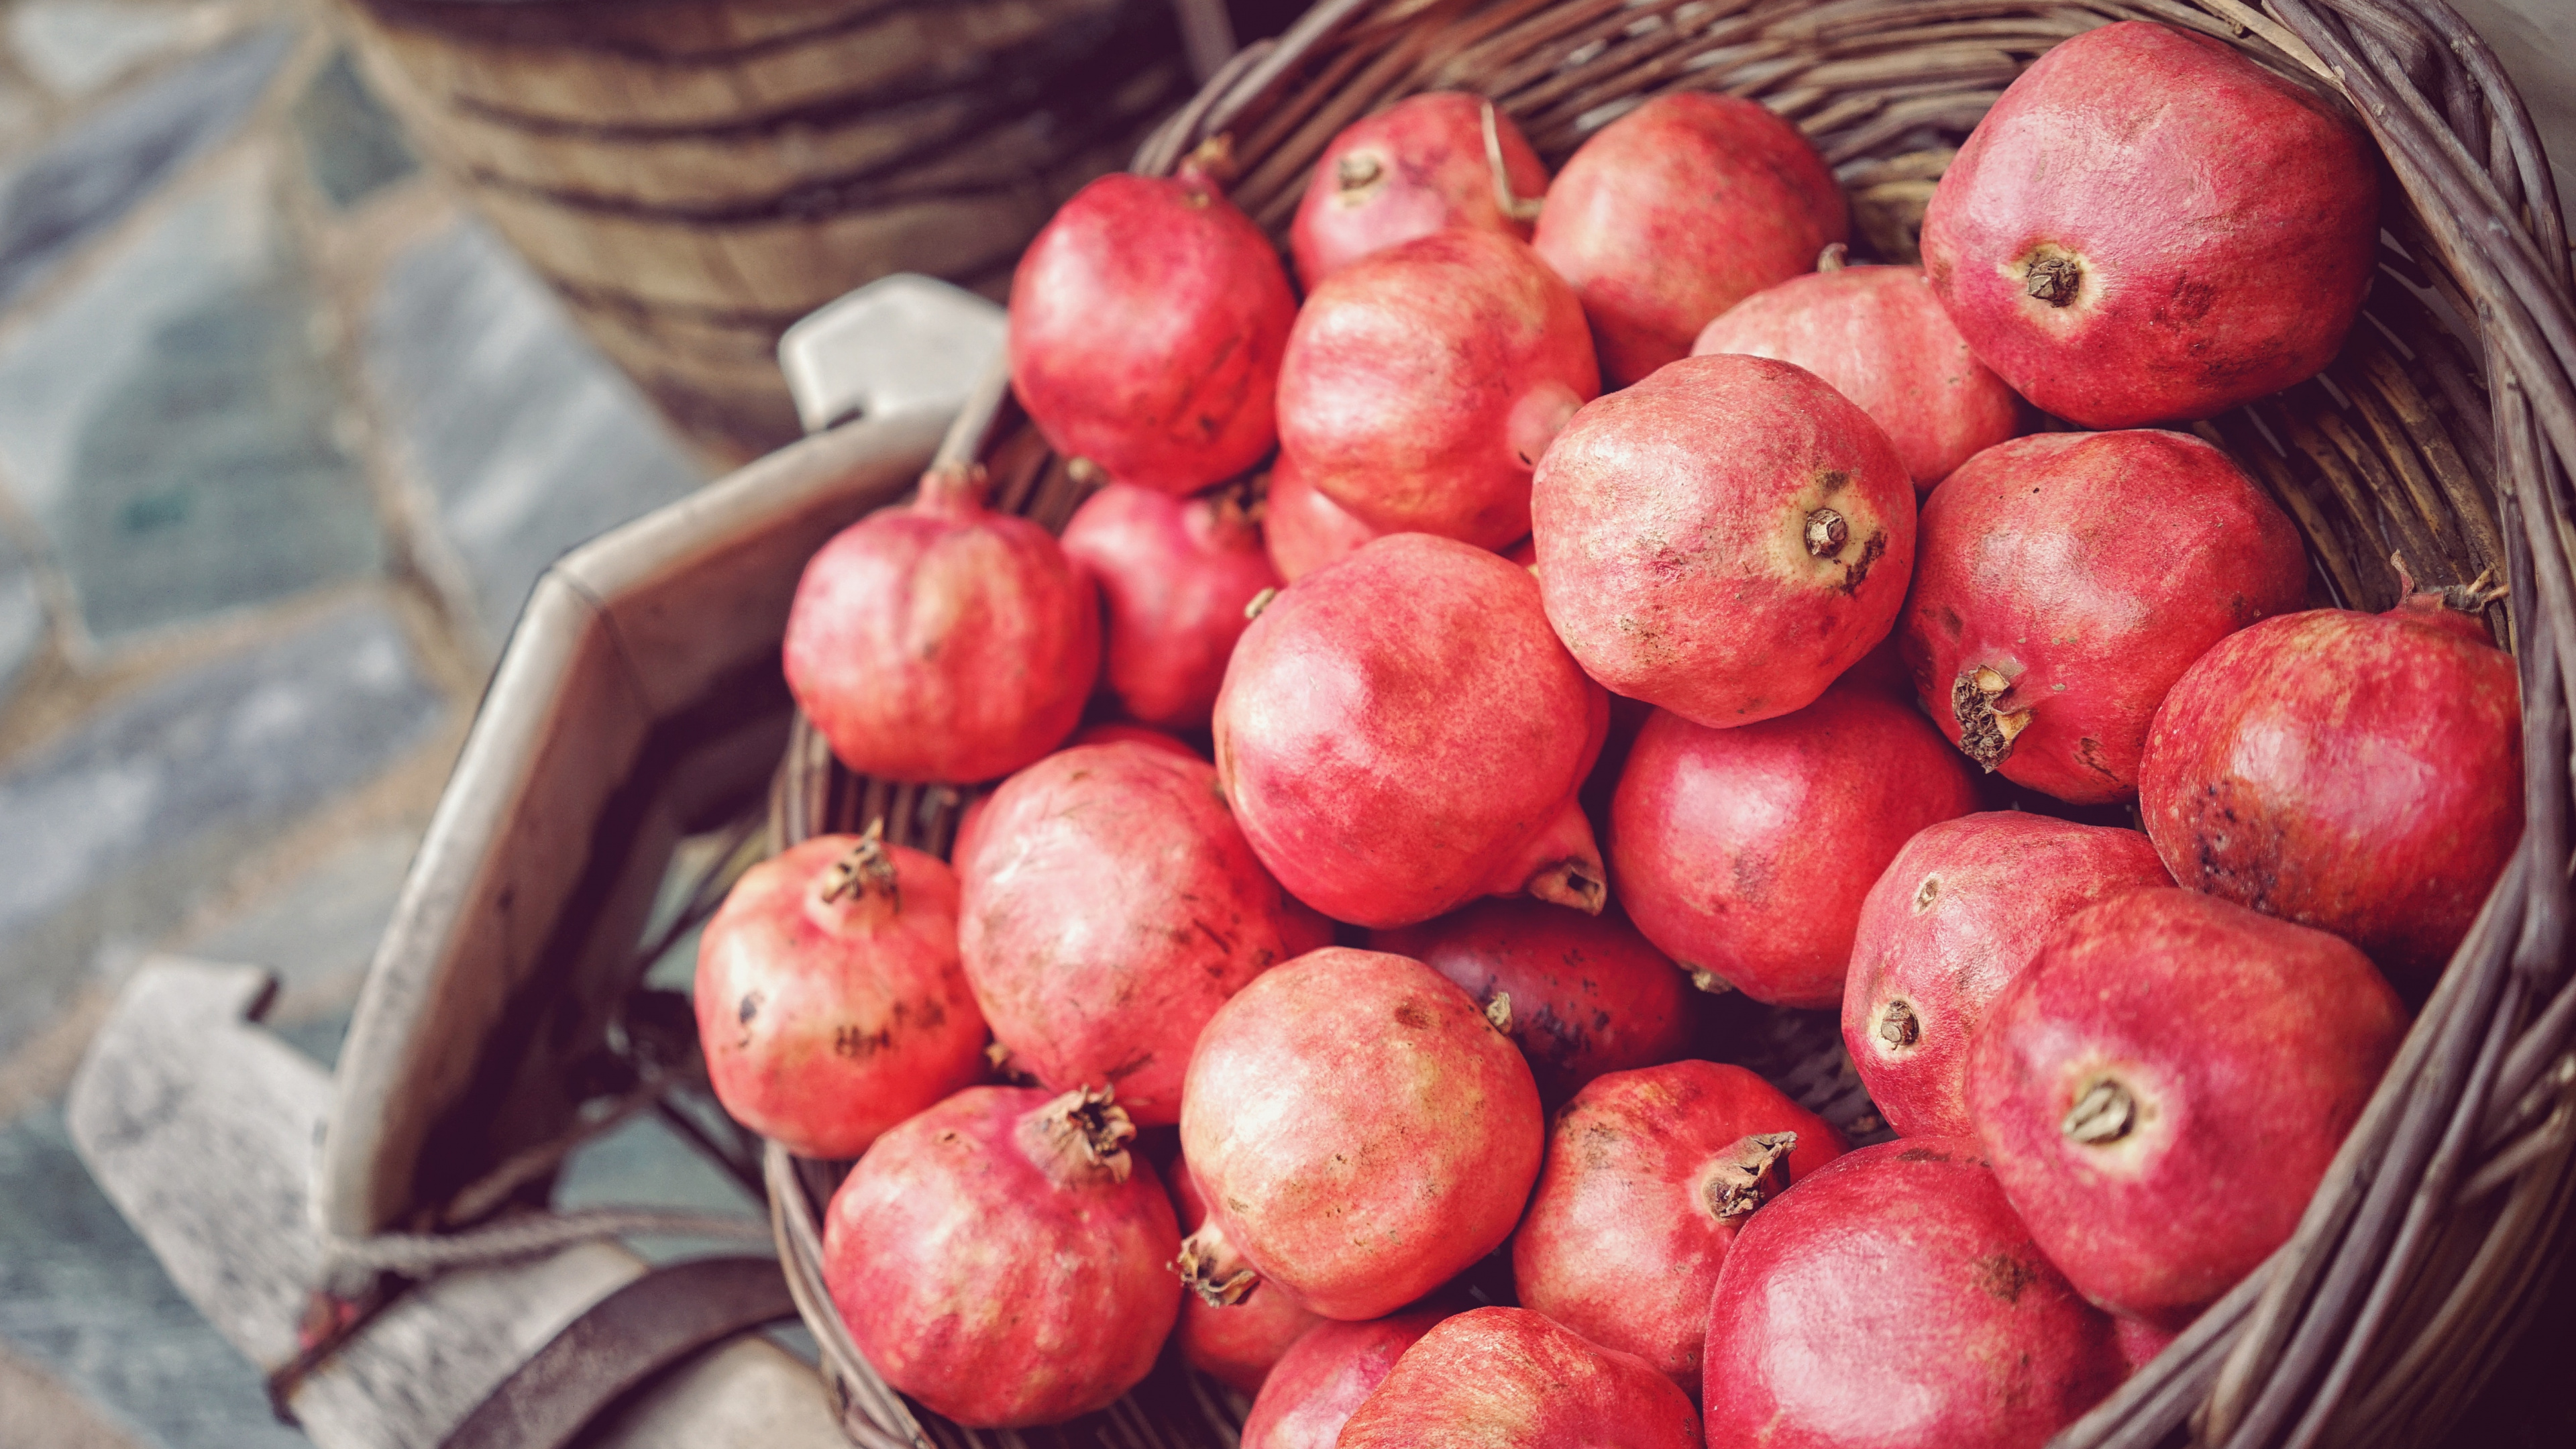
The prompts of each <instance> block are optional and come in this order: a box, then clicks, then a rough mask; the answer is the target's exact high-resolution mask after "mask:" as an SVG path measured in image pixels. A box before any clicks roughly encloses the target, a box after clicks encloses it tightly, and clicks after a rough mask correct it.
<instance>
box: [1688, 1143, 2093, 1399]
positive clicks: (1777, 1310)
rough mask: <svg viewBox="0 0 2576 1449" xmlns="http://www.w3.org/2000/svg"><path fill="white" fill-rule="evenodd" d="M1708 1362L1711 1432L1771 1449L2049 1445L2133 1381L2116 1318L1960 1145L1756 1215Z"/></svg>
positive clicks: (1878, 1158) (1726, 1281)
mask: <svg viewBox="0 0 2576 1449" xmlns="http://www.w3.org/2000/svg"><path fill="white" fill-rule="evenodd" d="M1702 1364H1703V1367H1702V1381H1703V1382H1704V1383H1705V1384H1706V1385H1707V1387H1708V1393H1707V1403H1708V1437H1709V1439H1710V1441H1711V1442H1712V1443H1717V1444H1762V1445H1770V1446H1774V1449H1793V1446H1794V1449H1811V1446H1812V1449H1825V1446H1832V1449H1917V1446H1921V1445H1927V1444H1939V1445H1942V1446H1944V1449H1988V1446H1993V1449H2039V1446H2040V1445H2042V1444H2045V1443H2046V1442H2047V1441H2048V1438H2049V1436H2050V1435H2052V1434H2055V1433H2056V1432H2057V1431H2058V1430H2059V1429H2061V1428H2064V1427H2065V1426H2066V1425H2067V1424H2069V1423H2072V1422H2073V1421H2074V1420H2075V1419H2076V1418H2078V1417H2079V1416H2081V1415H2082V1414H2083V1412H2084V1411H2085V1410H2086V1409H2089V1408H2091V1407H2092V1406H2093V1405H2094V1403H2095V1402H2096V1401H2098V1400H2099V1399H2100V1398H2101V1397H2102V1396H2103V1395H2105V1394H2107V1393H2109V1392H2110V1391H2111V1390H2112V1389H2113V1388H2115V1387H2117V1386H2118V1384H2119V1382H2120V1380H2121V1379H2122V1378H2124V1377H2126V1366H2125V1365H2124V1364H2123V1363H2122V1361H2121V1358H2120V1350H2119V1348H2118V1346H2117V1345H2116V1344H2115V1343H2114V1342H2113V1340H2112V1327H2111V1319H2110V1317H2109V1316H2108V1315H2106V1314H2103V1313H2100V1312H2098V1311H2096V1310H2095V1309H2093V1308H2092V1307H2091V1306H2089V1305H2087V1304H2086V1303H2085V1302H2084V1300H2083V1299H2081V1298H2079V1297H2077V1296H2076V1294H2075V1291H2074V1290H2073V1289H2072V1288H2070V1287H2068V1286H2067V1282H2066V1279H2065V1277H2064V1276H2063V1275H2061V1274H2060V1273H2059V1272H2058V1271H2057V1269H2056V1268H2055V1267H2053V1266H2051V1265H2050V1263H2049V1261H2048V1259H2047V1258H2045V1257H2043V1256H2042V1255H2041V1253H2040V1250H2039V1245H2038V1244H2036V1243H2034V1242H2032V1241H2031V1234H2030V1230H2029V1229H2028V1228H2026V1227H2024V1226H2023V1225H2022V1222H2021V1220H2020V1219H2019V1218H2017V1217H2015V1216H2013V1210H2012V1205H2011V1204H2010V1203H2007V1202H2006V1201H2005V1200H2004V1194H2003V1191H2002V1189H2001V1188H1999V1187H1998V1186H1997V1185H1996V1183H1995V1175H1994V1173H1992V1172H1990V1171H1988V1170H1987V1167H1986V1164H1985V1163H1984V1162H1982V1161H1980V1160H1979V1159H1978V1157H1977V1155H1976V1145H1975V1144H1974V1143H1971V1142H1961V1141H1955V1140H1948V1139H1930V1140H1924V1141H1912V1142H1886V1143H1881V1144H1880V1145H1878V1146H1876V1147H1863V1148H1861V1149H1859V1150H1858V1151H1855V1152H1850V1153H1846V1154H1844V1155H1843V1156H1842V1157H1840V1158H1837V1159H1835V1160H1834V1161H1833V1162H1832V1163H1830V1164H1828V1165H1827V1166H1826V1167H1825V1168H1824V1169H1823V1170H1822V1171H1820V1172H1818V1173H1817V1174H1816V1175H1815V1176H1813V1177H1810V1178H1807V1179H1805V1180H1804V1181H1802V1182H1800V1183H1798V1184H1797V1185H1796V1186H1795V1187H1793V1188H1791V1189H1790V1190H1789V1191H1788V1192H1786V1193H1783V1194H1782V1195H1781V1196H1780V1197H1779V1198H1778V1199H1777V1200H1776V1201H1774V1202H1772V1203H1771V1204H1769V1205H1768V1206H1766V1207H1764V1208H1763V1209H1762V1211H1760V1212H1758V1213H1755V1214H1754V1215H1753V1219H1752V1221H1751V1222H1749V1223H1747V1224H1746V1225H1745V1228H1744V1231H1743V1232H1741V1233H1739V1234H1737V1235H1736V1239H1735V1246H1734V1248H1733V1249H1732V1250H1730V1251H1729V1252H1728V1253H1727V1255H1726V1268H1725V1270H1724V1271H1723V1272H1722V1273H1721V1274H1719V1276H1718V1280H1717V1292H1716V1295H1715V1296H1714V1297H1713V1298H1712V1299H1711V1300H1710V1304H1709V1318H1708V1353H1707V1356H1706V1357H1705V1358H1704V1359H1703V1360H1702Z"/></svg>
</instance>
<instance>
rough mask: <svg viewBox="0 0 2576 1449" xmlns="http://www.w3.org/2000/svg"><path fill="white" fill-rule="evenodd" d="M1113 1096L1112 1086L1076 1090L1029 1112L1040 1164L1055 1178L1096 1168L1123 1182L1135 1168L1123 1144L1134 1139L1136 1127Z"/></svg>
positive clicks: (1125, 1144)
mask: <svg viewBox="0 0 2576 1449" xmlns="http://www.w3.org/2000/svg"><path fill="white" fill-rule="evenodd" d="M1115 1095H1116V1091H1115V1089H1114V1088H1104V1089H1102V1090H1098V1091H1094V1090H1093V1089H1091V1088H1089V1087H1076V1088H1074V1089H1073V1090H1072V1091H1070V1092H1067V1093H1065V1094H1064V1095H1063V1096H1061V1097H1057V1098H1056V1099H1054V1100H1053V1101H1051V1102H1048V1103H1047V1104H1046V1105H1045V1106H1043V1107H1040V1108H1039V1109H1038V1110H1037V1111H1036V1112H1035V1113H1034V1114H1032V1116H1033V1120H1034V1122H1035V1123H1036V1126H1037V1131H1038V1136H1039V1138H1040V1140H1041V1142H1042V1144H1043V1146H1044V1149H1045V1158H1044V1160H1045V1161H1046V1163H1047V1166H1048V1167H1049V1168H1050V1169H1052V1170H1054V1172H1055V1173H1056V1175H1058V1176H1062V1175H1064V1174H1066V1173H1081V1172H1085V1171H1094V1170H1097V1171H1106V1172H1107V1173H1108V1174H1109V1175H1110V1177H1111V1178H1113V1179H1115V1180H1116V1181H1119V1182H1125V1181H1126V1180H1127V1174H1128V1172H1129V1171H1130V1170H1131V1169H1132V1168H1133V1167H1134V1165H1135V1163H1134V1160H1133V1159H1132V1158H1130V1157H1129V1156H1128V1155H1127V1143H1128V1141H1129V1140H1130V1139H1131V1138H1133V1137H1134V1136H1135V1135H1136V1124H1135V1123H1134V1122H1133V1121H1131V1120H1129V1118H1128V1116H1127V1109H1126V1108H1124V1107H1120V1106H1118V1105H1117V1104H1116V1103H1115V1102H1113V1101H1112V1100H1111V1098H1112V1097H1114V1096H1115Z"/></svg>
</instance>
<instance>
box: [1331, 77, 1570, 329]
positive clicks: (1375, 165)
mask: <svg viewBox="0 0 2576 1449" xmlns="http://www.w3.org/2000/svg"><path fill="white" fill-rule="evenodd" d="M1489 105H1490V103H1489V102H1488V101H1486V100H1485V99H1484V98H1483V97H1482V96H1472V95H1468V94H1466V93H1465V92H1463V91H1429V92H1426V93H1424V94H1422V95H1417V96H1408V97H1406V98H1405V99H1403V100H1401V101H1398V102H1396V103H1395V104H1394V105H1392V106H1389V107H1387V108H1386V109H1385V110H1383V111H1380V112H1378V113H1377V114H1376V115H1373V116H1369V117H1367V118H1365V119H1363V120H1358V121H1354V122H1352V123H1351V124H1350V125H1347V126H1344V127H1343V128H1342V130H1341V133H1340V134H1339V135H1336V136H1335V137H1333V140H1332V144H1330V145H1328V146H1326V147H1325V148H1324V154H1323V155H1322V156H1321V157H1319V158H1317V160H1316V162H1315V174H1314V178H1313V179H1312V180H1310V181H1308V182H1307V183H1306V195H1305V199H1304V200H1302V201H1300V202H1299V203H1298V205H1297V219H1296V220H1295V221H1293V222H1291V223H1289V227H1288V252H1289V255H1290V256H1292V257H1294V258H1295V259H1296V263H1297V278H1298V280H1299V281H1301V282H1303V283H1305V284H1306V288H1307V290H1309V291H1312V290H1314V287H1315V284H1316V283H1318V282H1320V281H1322V280H1323V279H1324V278H1326V277H1329V276H1331V275H1332V274H1333V273H1335V272H1337V271H1340V270H1341V269H1342V268H1343V267H1346V266H1348V265H1350V264H1351V263H1353V262H1355V261H1358V260H1359V259H1360V258H1362V257H1365V256H1368V255H1370V254H1372V253H1374V252H1380V251H1384V250H1385V249H1386V248H1388V247H1391V246H1395V245H1397V244H1399V243H1402V242H1408V241H1411V240H1413V239H1414V238H1415V237H1419V236H1429V235H1431V234H1432V233H1433V232H1436V231H1446V230H1449V229H1450V228H1452V227H1470V228H1474V229H1476V230H1480V231H1491V232H1499V233H1501V234H1503V235H1505V236H1511V237H1517V238H1519V239H1520V240H1522V241H1527V240H1529V235H1530V224H1529V222H1528V221H1526V220H1525V219H1523V218H1521V217H1518V216H1515V215H1513V214H1511V213H1510V212H1508V211H1506V210H1504V209H1503V198H1502V197H1501V196H1499V195H1497V194H1496V192H1495V190H1494V169H1493V164H1492V162H1491V161H1489V160H1488V159H1487V158H1486V155H1485V115H1484V113H1485V111H1486V110H1487V108H1488V107H1489ZM1494 139H1495V142H1496V145H1497V147H1498V149H1500V150H1501V152H1502V155H1503V175H1504V177H1505V178H1506V179H1507V180H1508V181H1509V183H1510V185H1511V189H1512V196H1513V197H1514V198H1515V199H1526V200H1529V201H1532V202H1535V201H1537V200H1538V199H1539V198H1540V197H1542V196H1544V195H1546V194H1547V166H1546V164H1545V163H1543V162H1541V161H1540V160H1539V159H1538V153H1537V152H1535V151H1533V150H1531V149H1530V144H1529V141H1528V139H1527V138H1526V137H1524V136H1522V135H1521V128H1520V127H1518V126H1516V125H1514V124H1512V118H1511V117H1509V116H1507V115H1504V114H1503V113H1502V112H1501V111H1500V110H1496V111H1495V112H1494Z"/></svg>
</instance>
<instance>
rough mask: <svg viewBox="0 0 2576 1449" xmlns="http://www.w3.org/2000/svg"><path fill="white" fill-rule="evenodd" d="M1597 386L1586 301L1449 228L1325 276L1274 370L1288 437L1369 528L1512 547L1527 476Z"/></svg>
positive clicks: (1522, 257)
mask: <svg viewBox="0 0 2576 1449" xmlns="http://www.w3.org/2000/svg"><path fill="white" fill-rule="evenodd" d="M1600 391H1601V372H1600V369H1599V367H1598V366H1596V365H1595V363H1594V361H1593V357H1592V336H1591V333H1590V332H1588V331H1587V330H1586V329H1585V327H1584V324H1583V308H1582V305H1581V304H1580V303H1578V302H1576V301H1575V299H1574V293H1573V292H1572V291H1571V290H1569V289H1568V288H1567V287H1566V285H1565V283H1564V282H1562V281H1560V280H1558V278H1557V275H1556V274H1555V273H1554V272H1551V271H1549V270H1548V269H1547V264H1546V263H1544V262H1541V261H1540V260H1539V259H1538V254H1537V253H1535V252H1533V251H1531V250H1530V249H1529V246H1528V244H1527V243H1525V242H1522V241H1520V240H1519V239H1517V238H1515V237H1510V236H1506V235H1504V234H1502V233H1500V232H1491V231H1473V230H1459V231H1444V232H1435V233H1433V234H1432V235H1430V236H1424V237H1416V238H1415V239H1414V240H1412V241H1409V242H1404V243H1402V244H1400V245H1397V246H1393V247H1389V248H1388V249H1386V250H1385V251H1382V252H1378V253H1375V254H1373V255H1371V256H1368V257H1366V258H1363V259H1362V260H1360V261H1357V262H1354V263H1352V264H1351V265H1349V266H1347V267H1344V268H1343V269H1342V270H1340V271H1338V272H1335V273H1334V274H1333V275H1332V276H1330V277H1327V278H1325V279H1324V281H1323V282H1322V283H1321V284H1319V285H1318V286H1317V287H1316V288H1315V290H1314V293H1313V294H1312V295H1310V296H1309V297H1307V299H1306V305H1305V306H1304V307H1303V308H1302V309H1300V310H1299V311H1298V313H1297V325H1296V329H1295V330H1294V331H1292V332H1291V333H1290V334H1289V336H1288V351H1287V354H1286V356H1285V357H1283V358H1282V359H1281V361H1280V364H1279V447H1280V451H1281V452H1283V453H1285V454H1287V455H1288V456H1289V457H1291V458H1294V459H1295V460H1296V466H1297V468H1298V471H1299V472H1301V473H1303V474H1304V475H1305V477H1306V479H1307V480H1308V481H1309V482H1311V483H1313V484H1314V486H1315V487H1316V489H1317V490H1319V491H1320V492H1322V493H1323V494H1324V496H1325V497H1327V498H1330V499H1332V500H1333V501H1334V502H1336V503H1338V504H1340V505H1341V506H1342V507H1343V508H1345V509H1347V510H1349V511H1350V513H1351V515H1352V516H1353V517H1356V518H1358V519H1359V520H1360V521H1362V522H1364V523H1366V524H1368V525H1369V526H1370V527H1372V528H1376V529H1380V530H1384V531H1387V532H1396V531H1399V530H1412V531H1418V532H1423V533H1436V534H1439V535H1441V536H1442V537H1445V538H1455V539H1461V540H1463V541H1465V542H1468V543H1472V544H1475V545H1476V546H1477V547H1479V548H1501V547H1502V546H1503V545H1505V544H1507V543H1510V542H1511V541H1512V540H1513V539H1516V538H1518V537H1520V536H1521V535H1522V534H1525V533H1527V532H1529V526H1530V525H1529V506H1530V505H1529V492H1530V470H1531V469H1533V468H1535V467H1536V466H1537V465H1538V460H1539V456H1540V455H1541V454H1542V453H1545V452H1546V451H1547V445H1548V441H1549V440H1550V439H1552V438H1554V437H1555V436H1556V432H1557V429H1559V428H1561V427H1563V426H1564V425H1565V420H1566V419H1568V418H1570V417H1572V416H1574V412H1575V409H1577V408H1579V407H1581V406H1583V405H1584V404H1585V403H1587V402H1589V401H1591V400H1592V399H1593V398H1594V397H1595V396H1597V395H1598V394H1599V393H1600Z"/></svg>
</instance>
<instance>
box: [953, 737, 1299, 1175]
mask: <svg viewBox="0 0 2576 1449" xmlns="http://www.w3.org/2000/svg"><path fill="white" fill-rule="evenodd" d="M957 880H958V895H959V909H958V933H957V948H958V954H959V956H960V957H961V958H962V959H963V961H964V963H965V968H966V979H967V981H968V982H969V983H970V984H971V985H973V987H974V989H975V999H976V1001H977V1002H978V1003H979V1004H981V1006H982V1007H983V1011H984V1019H985V1020H986V1021H988V1022H990V1023H992V1026H993V1039H994V1040H996V1041H998V1042H1000V1043H1001V1044H1002V1045H1003V1046H1005V1047H1007V1048H1009V1049H1010V1053H1011V1058H1012V1060H1013V1061H1014V1062H1015V1063H1016V1064H1018V1066H1019V1067H1020V1068H1021V1069H1022V1070H1025V1071H1027V1072H1029V1073H1030V1074H1032V1075H1033V1076H1035V1077H1036V1078H1037V1079H1038V1080H1039V1081H1040V1082H1042V1083H1044V1084H1045V1085H1047V1086H1049V1087H1051V1088H1054V1089H1055V1090H1057V1091H1070V1090H1071V1089H1073V1088H1075V1087H1094V1088H1098V1087H1111V1088H1114V1089H1115V1090H1116V1092H1117V1096H1118V1105H1119V1106H1121V1107H1124V1108H1126V1109H1127V1113H1128V1115H1129V1116H1131V1117H1133V1118H1134V1119H1135V1121H1136V1125H1138V1126H1139V1127H1160V1126H1169V1125H1170V1124H1172V1123H1174V1122H1177V1121H1179V1120H1180V1112H1181V1101H1180V1097H1181V1076H1182V1073H1183V1072H1185V1071H1186V1070H1188V1067H1189V1061H1190V1049H1191V1047H1192V1046H1193V1045H1195V1044H1196V1043H1197V1041H1198V1034H1199V1029H1200V1028H1201V1027H1203V1026H1205V1025H1206V1024H1207V1020H1208V1018H1209V1017H1211V1016H1213V1015H1215V1014H1216V1010H1217V1008H1218V1007H1219V1006H1222V1005H1223V1004H1224V1003H1225V1000H1226V998H1227V997H1229V996H1232V995H1233V994H1234V993H1236V992H1237V991H1240V990H1242V989H1243V987H1244V985H1245V984H1246V983H1248V982H1250V981H1251V980H1252V979H1253V978H1254V977H1255V976H1257V975H1259V974H1260V973H1261V972H1263V971H1266V970H1268V969H1269V968H1270V967H1271V966H1273V965H1275V964H1277V963H1278V962H1281V961H1285V960H1287V959H1288V958H1290V957H1292V956H1298V955H1303V954H1304V953H1305V952H1307V951H1310V950H1313V949H1314V948H1315V947H1317V946H1320V945H1323V944H1324V943H1325V942H1327V941H1329V940H1331V939H1332V927H1331V925H1330V924H1329V923H1327V922H1326V921H1324V920H1323V919H1322V918H1321V917H1319V916H1317V915H1316V914H1315V913H1314V912H1313V911H1311V910H1308V909H1307V908H1306V907H1304V906H1302V905H1300V904H1298V903H1297V902H1296V901H1294V900H1291V899H1290V898H1289V897H1288V895H1287V893H1286V892H1284V891H1282V890H1281V889H1280V888H1279V883H1278V882H1277V881H1274V880H1272V879H1271V878H1270V874H1269V872H1267V871H1265V870H1263V869H1262V867H1261V862H1260V861H1258V860H1256V859H1254V858H1253V854H1252V848H1251V846H1249V845H1248V844H1246V843H1245V841H1244V838H1243V832H1242V831H1241V830H1239V829H1237V828H1236V826H1235V823H1234V819H1233V817H1232V815H1231V814H1229V813H1228V811H1227V809H1226V805H1225V800H1224V798H1223V797H1222V796H1221V795H1219V794H1218V793H1217V787H1216V768H1215V767H1214V766H1212V765H1209V764H1207V763H1206V762H1204V761H1202V760H1197V759H1192V758H1188V757H1185V756H1182V755H1180V754H1177V753H1175V752H1173V751H1171V750H1167V749H1158V748H1156V747H1154V746H1151V745H1141V744H1109V745H1084V746H1082V747H1080V748H1077V749H1070V750H1063V751H1060V752H1058V753H1056V754H1053V755H1049V756H1048V757H1047V758H1046V759H1044V760H1041V761H1039V762H1038V763H1037V764H1035V765H1032V766H1030V767H1029V768H1028V769H1026V770H1023V771H1021V772H1020V773H1018V774H1016V775H1014V776H1012V777H1011V778H1010V779H1009V780H1007V781H1004V782H1003V784H1002V788H1000V789H999V790H996V791H994V792H993V795H992V798H991V803H990V804H989V805H988V806H987V807H986V809H985V813H984V814H983V815H982V816H981V817H980V818H979V819H978V820H977V821H976V825H975V832H974V835H973V836H972V838H971V839H970V840H969V841H968V849H966V850H964V851H962V852H961V853H959V855H958V857H957Z"/></svg>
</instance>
